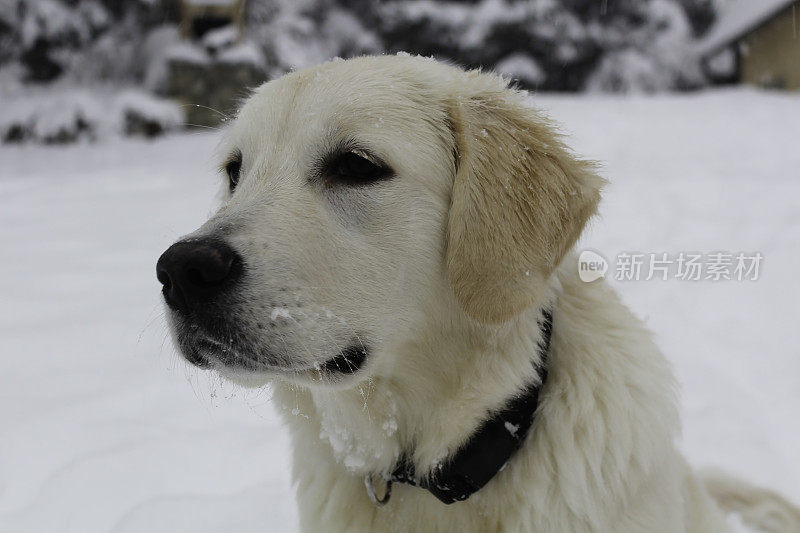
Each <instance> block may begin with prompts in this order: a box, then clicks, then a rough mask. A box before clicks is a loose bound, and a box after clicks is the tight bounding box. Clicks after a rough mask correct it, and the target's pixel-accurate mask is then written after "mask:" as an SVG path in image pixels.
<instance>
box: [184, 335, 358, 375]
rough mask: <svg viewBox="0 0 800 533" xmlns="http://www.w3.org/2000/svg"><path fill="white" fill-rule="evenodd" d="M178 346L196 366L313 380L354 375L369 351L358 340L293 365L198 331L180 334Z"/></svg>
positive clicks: (187, 359) (185, 356)
mask: <svg viewBox="0 0 800 533" xmlns="http://www.w3.org/2000/svg"><path fill="white" fill-rule="evenodd" d="M180 345H181V350H180V351H181V353H182V354H183V356H184V358H185V359H186V361H187V362H189V363H191V364H192V365H194V366H196V367H198V368H203V369H208V368H218V369H219V368H224V369H229V370H235V371H238V372H249V373H262V374H273V375H287V376H298V377H301V376H306V377H310V378H312V379H316V380H319V379H322V378H328V379H334V380H335V379H337V378H339V377H345V376H351V375H353V374H356V373H358V372H359V371H360V370H361V369H362V368H363V367H364V365H365V364H366V362H367V359H368V358H369V354H370V351H369V348H368V347H367V346H366V345H365V344H364V343H363V342H362V341H361V340H360V339H358V340H355V341H353V342H351V343H350V344H349V345H348V346H347V347H346V348H345V349H343V350H341V351H340V352H339V353H338V354H337V355H336V356H334V357H332V358H330V359H328V360H326V361H325V362H323V363H315V364H307V365H301V366H294V365H291V364H287V363H279V362H277V360H286V358H274V357H270V358H269V360H270V361H271V360H273V359H277V360H276V362H274V363H273V362H267V361H262V360H261V359H260V358H258V357H253V356H248V355H245V354H244V353H243V352H242V351H241V350H239V349H237V348H236V347H234V346H232V345H230V344H226V343H222V342H220V341H218V340H216V339H214V338H213V337H211V336H209V335H206V334H200V333H199V332H196V334H195V335H192V336H191V338H187V337H184V338H183V339H182V341H181V342H180Z"/></svg>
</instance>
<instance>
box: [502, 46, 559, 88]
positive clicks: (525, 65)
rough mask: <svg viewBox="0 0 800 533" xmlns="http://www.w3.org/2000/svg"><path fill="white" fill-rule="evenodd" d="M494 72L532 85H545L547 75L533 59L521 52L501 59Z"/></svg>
mask: <svg viewBox="0 0 800 533" xmlns="http://www.w3.org/2000/svg"><path fill="white" fill-rule="evenodd" d="M494 71H495V72H498V73H500V74H503V75H505V76H508V77H511V78H513V79H515V80H522V81H525V82H527V83H528V84H530V85H537V84H540V83H544V80H545V79H546V78H547V73H545V71H544V70H542V68H541V67H540V66H539V64H538V63H537V62H536V60H534V59H533V58H532V57H530V56H527V55H525V54H523V53H520V52H515V53H513V54H511V55H509V56H506V57H505V58H504V59H501V60H500V62H499V63H497V65H495V67H494Z"/></svg>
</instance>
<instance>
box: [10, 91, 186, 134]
mask: <svg viewBox="0 0 800 533" xmlns="http://www.w3.org/2000/svg"><path fill="white" fill-rule="evenodd" d="M132 116H135V117H137V118H140V119H145V120H148V121H151V122H153V123H154V124H158V125H159V126H160V128H161V129H162V130H163V131H167V130H175V129H178V128H180V127H182V126H183V124H184V117H183V110H182V109H181V108H180V106H178V104H176V103H174V102H172V101H170V100H165V99H162V98H158V97H156V96H153V95H152V94H150V93H147V92H144V91H142V90H139V89H126V90H123V91H115V90H112V89H111V88H109V87H103V86H99V87H79V86H75V85H71V84H68V83H59V85H56V86H53V87H50V88H41V87H24V86H18V87H9V90H8V92H7V93H6V95H5V101H4V105H3V106H2V107H0V140H3V139H5V138H6V137H10V136H11V135H10V132H12V131H13V130H14V129H17V130H19V131H21V132H22V133H20V135H21V139H18V141H21V142H27V141H34V142H39V143H42V142H44V143H48V142H75V141H78V140H82V139H96V138H99V137H105V136H110V135H120V134H123V133H130V132H126V128H127V127H128V122H129V121H130V117H132Z"/></svg>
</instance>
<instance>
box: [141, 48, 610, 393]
mask: <svg viewBox="0 0 800 533" xmlns="http://www.w3.org/2000/svg"><path fill="white" fill-rule="evenodd" d="M525 98H526V97H525V95H524V94H522V93H519V92H516V91H514V90H512V89H509V88H508V87H507V84H506V82H505V81H503V80H502V79H500V78H498V77H496V76H493V75H488V74H482V73H479V72H476V71H472V72H464V71H462V70H459V69H457V68H454V67H450V66H446V65H443V64H441V63H437V62H435V61H432V60H427V59H422V58H413V57H409V56H394V57H391V56H384V57H364V58H359V59H353V60H348V61H337V62H331V63H327V64H324V65H321V66H319V67H315V68H312V69H308V70H304V71H299V72H295V73H292V74H289V75H287V76H284V77H283V78H280V79H278V80H275V81H272V82H270V83H267V84H265V85H263V86H262V87H261V88H259V89H258V90H256V91H255V93H254V94H253V95H252V96H251V97H250V99H249V100H248V101H247V102H246V103H245V104H244V106H243V107H242V109H241V110H240V112H239V115H238V118H237V119H236V121H235V122H234V123H233V125H232V126H231V128H230V130H229V131H228V133H227V137H226V141H225V143H226V149H225V159H224V161H223V162H222V165H221V167H222V169H223V170H224V174H225V187H226V189H227V190H226V193H225V198H224V201H223V203H222V206H221V207H220V209H219V211H218V212H217V213H216V214H215V215H214V216H213V217H212V218H211V219H210V220H209V221H208V222H206V223H205V224H204V225H203V226H202V227H201V228H199V229H198V230H197V231H195V232H194V233H192V234H190V235H189V236H187V237H185V238H184V239H182V240H181V241H179V242H177V243H176V244H174V245H173V246H172V247H170V248H169V249H168V250H167V251H166V252H165V253H164V254H163V255H162V257H161V258H160V259H159V262H158V267H157V271H158V278H159V280H160V281H161V282H162V284H163V293H164V296H165V299H166V302H167V304H168V306H169V313H168V315H169V320H170V323H171V326H172V329H173V334H174V337H175V339H176V340H177V344H178V346H179V348H180V351H181V352H182V353H183V354H184V356H185V357H186V358H187V359H189V360H190V361H192V362H194V363H196V364H199V365H206V366H207V365H211V366H213V367H215V368H217V369H219V370H220V371H222V372H223V373H227V374H229V375H230V374H233V375H238V376H239V377H242V376H250V377H254V378H257V379H262V378H264V377H266V378H269V377H274V376H279V377H283V378H285V379H290V380H294V381H296V382H300V383H305V384H311V383H343V384H345V385H347V384H351V383H353V382H354V381H355V380H357V379H361V378H363V377H364V375H368V374H369V373H370V372H375V371H378V369H382V370H385V371H390V368H391V364H392V363H391V361H382V358H381V354H382V353H383V352H385V351H386V348H387V346H390V345H392V344H395V345H396V343H400V342H403V339H408V338H410V337H416V338H419V337H420V335H421V333H422V332H426V331H429V330H430V328H432V327H444V328H452V327H454V325H458V324H470V327H476V325H477V326H480V325H482V324H486V325H490V324H496V323H502V322H504V321H507V320H509V319H511V318H512V317H514V316H515V315H517V314H519V313H520V312H521V311H522V310H524V309H525V308H527V307H529V306H532V305H534V304H536V302H537V300H539V301H540V300H541V298H543V297H544V294H545V292H546V291H545V289H546V282H547V279H548V278H549V277H550V276H551V274H552V273H553V270H554V269H555V267H556V266H557V264H558V263H559V262H560V261H561V259H562V257H563V256H564V254H565V253H566V251H567V250H568V249H569V248H570V247H572V245H573V244H574V243H575V241H576V239H577V238H578V236H579V234H580V233H581V231H582V229H583V227H584V225H585V223H586V221H587V220H588V219H589V217H590V216H591V215H592V214H593V213H594V212H595V209H596V205H597V202H598V199H599V192H598V191H599V187H600V185H601V179H600V178H598V177H597V176H596V175H595V174H594V173H593V172H592V169H591V167H590V165H588V164H587V163H585V162H582V161H579V160H576V159H575V158H574V157H573V156H572V155H571V154H570V153H569V152H568V151H567V150H566V149H565V147H564V145H563V144H562V143H561V142H560V140H559V139H558V137H557V136H556V135H555V134H554V132H553V130H552V128H551V126H550V125H548V123H547V121H546V120H545V119H544V118H543V117H542V116H541V115H539V114H538V113H537V112H536V111H534V110H533V109H531V108H530V107H528V106H527V105H526V102H525ZM487 327H488V326H487ZM370 369H371V370H370Z"/></svg>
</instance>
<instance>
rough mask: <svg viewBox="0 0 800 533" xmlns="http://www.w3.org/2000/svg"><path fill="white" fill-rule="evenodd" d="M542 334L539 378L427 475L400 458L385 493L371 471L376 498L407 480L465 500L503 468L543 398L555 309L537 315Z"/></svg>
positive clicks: (369, 489) (447, 497)
mask: <svg viewBox="0 0 800 533" xmlns="http://www.w3.org/2000/svg"><path fill="white" fill-rule="evenodd" d="M539 327H540V328H541V330H542V338H541V340H540V341H539V355H540V357H539V361H540V362H539V367H538V368H536V369H535V370H536V372H537V374H538V375H539V379H538V380H536V381H535V382H534V383H531V384H530V385H529V386H528V387H526V388H525V389H524V390H522V391H521V392H520V393H519V395H518V396H515V397H514V398H512V399H511V400H510V401H509V403H508V404H507V405H506V407H505V408H504V409H503V410H502V411H498V412H496V413H495V414H493V415H492V416H491V418H489V419H487V420H485V421H484V422H483V423H482V424H481V425H480V427H478V429H477V430H476V431H475V433H473V434H472V436H471V437H470V438H469V440H467V442H466V444H464V446H462V447H461V448H460V449H459V450H458V451H457V452H456V453H455V455H453V456H452V457H451V458H450V459H448V460H447V462H445V463H444V464H442V465H441V466H440V467H439V468H438V469H437V470H436V472H435V474H433V475H432V476H430V477H429V478H427V477H426V478H424V479H418V478H417V477H416V475H415V473H414V465H413V464H412V463H411V462H410V461H408V460H407V459H401V461H400V462H399V463H398V466H397V467H396V468H395V470H394V472H392V475H391V477H390V479H389V480H388V481H387V483H386V492H385V494H384V496H383V498H380V499H379V498H377V497H376V496H375V489H374V487H373V486H372V477H371V476H367V477H366V478H365V482H366V484H367V492H368V494H369V496H370V498H372V500H373V501H374V502H375V503H378V504H384V503H386V502H387V501H389V496H390V495H391V487H392V482H397V483H406V484H408V485H414V486H416V487H421V488H423V489H426V490H427V491H429V492H430V493H431V494H433V495H434V496H436V497H437V498H439V499H440V500H441V501H442V502H444V503H447V504H450V503H454V502H460V501H464V500H466V499H467V498H469V497H470V496H471V495H473V494H474V493H475V492H477V491H478V490H480V489H481V488H482V487H483V486H484V485H486V484H487V483H488V482H489V481H490V480H491V479H492V478H493V477H494V476H495V475H497V473H498V472H499V471H500V470H502V469H503V467H504V466H505V465H506V463H507V462H508V460H509V459H511V456H512V455H514V453H515V452H516V451H517V450H518V449H519V448H520V447H521V446H522V442H523V441H524V440H525V436H526V435H527V434H528V430H529V429H530V427H531V425H532V424H533V416H534V413H535V412H536V407H537V405H538V403H539V391H540V390H541V389H542V386H543V385H544V382H545V380H546V379H547V354H548V351H549V349H550V336H551V334H552V331H553V315H552V313H551V312H550V311H549V310H544V312H543V313H542V318H541V319H540V320H539Z"/></svg>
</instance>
